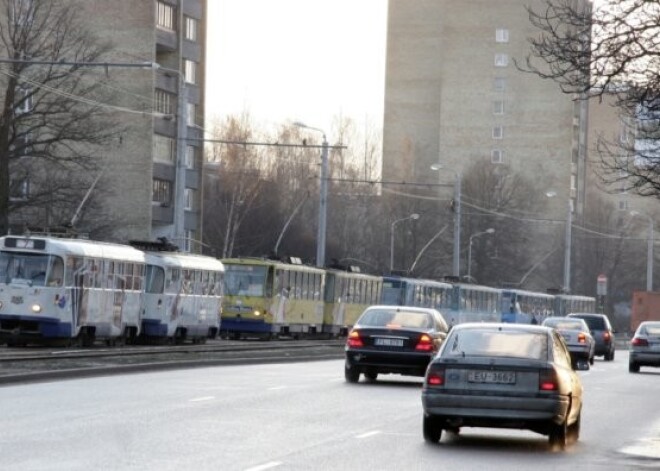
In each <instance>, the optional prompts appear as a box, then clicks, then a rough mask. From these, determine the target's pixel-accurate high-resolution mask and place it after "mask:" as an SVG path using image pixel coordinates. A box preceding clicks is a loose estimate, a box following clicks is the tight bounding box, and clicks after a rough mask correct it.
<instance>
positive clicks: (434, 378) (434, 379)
mask: <svg viewBox="0 0 660 471" xmlns="http://www.w3.org/2000/svg"><path fill="white" fill-rule="evenodd" d="M426 385H427V386H430V387H436V388H437V387H439V386H444V385H445V369H444V368H439V367H437V366H436V367H431V368H429V370H428V371H427V372H426Z"/></svg>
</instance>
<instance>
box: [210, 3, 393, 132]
mask: <svg viewBox="0 0 660 471" xmlns="http://www.w3.org/2000/svg"><path fill="white" fill-rule="evenodd" d="M208 5H209V12H208V13H209V34H208V53H207V67H208V71H207V74H208V75H207V84H206V92H207V103H206V105H207V119H211V118H212V117H213V116H225V115H227V114H240V113H241V112H243V111H249V112H250V114H251V115H252V116H253V118H254V119H255V121H256V122H257V123H259V124H264V125H277V124H279V123H281V122H285V121H302V122H304V123H306V124H308V125H309V126H314V127H318V128H322V129H324V130H325V131H326V133H330V125H331V122H332V120H333V118H334V117H336V116H338V115H340V114H341V115H344V116H350V117H352V118H354V119H355V120H357V121H358V123H363V122H364V121H365V119H369V120H370V121H371V122H373V123H374V124H376V125H377V126H378V127H380V126H382V113H383V91H384V86H385V42H386V22H387V0H333V1H332V2H318V1H314V0H277V1H274V0H209V2H208ZM328 137H329V138H330V136H328Z"/></svg>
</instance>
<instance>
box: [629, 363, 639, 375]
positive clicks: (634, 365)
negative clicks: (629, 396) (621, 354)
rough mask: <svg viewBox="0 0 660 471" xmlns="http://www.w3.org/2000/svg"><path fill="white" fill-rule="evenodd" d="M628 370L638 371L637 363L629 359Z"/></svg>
mask: <svg viewBox="0 0 660 471" xmlns="http://www.w3.org/2000/svg"><path fill="white" fill-rule="evenodd" d="M628 371H629V372H630V373H639V364H638V363H635V362H634V361H631V362H630V363H628Z"/></svg>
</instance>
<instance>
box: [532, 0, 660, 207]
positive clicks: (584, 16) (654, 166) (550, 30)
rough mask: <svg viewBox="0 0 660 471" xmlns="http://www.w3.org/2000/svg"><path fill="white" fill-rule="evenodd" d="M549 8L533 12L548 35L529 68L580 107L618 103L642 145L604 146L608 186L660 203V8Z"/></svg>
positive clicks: (553, 2)
mask: <svg viewBox="0 0 660 471" xmlns="http://www.w3.org/2000/svg"><path fill="white" fill-rule="evenodd" d="M544 5H545V8H543V9H540V8H539V9H531V8H530V9H529V17H530V20H531V22H532V24H534V25H535V26H536V27H537V28H539V30H540V32H541V34H540V36H539V37H536V38H531V39H530V42H531V46H532V53H531V54H530V56H528V58H527V63H526V65H525V66H523V67H521V68H522V69H523V70H526V71H529V72H532V73H535V74H537V75H538V76H540V77H542V78H544V79H550V80H554V81H555V82H557V83H558V84H559V86H560V88H561V90H562V91H563V92H564V93H566V94H570V95H572V96H573V97H575V98H576V99H582V100H587V99H592V100H593V99H594V98H598V99H601V100H602V99H606V100H611V101H612V102H613V105H614V106H616V107H617V108H618V109H619V112H620V116H621V117H622V120H623V121H624V122H626V123H627V125H628V126H629V127H630V129H631V131H632V132H633V133H634V134H636V139H631V140H630V141H627V142H626V141H623V142H621V141H608V140H607V139H605V138H603V137H602V136H601V137H600V138H599V141H598V144H597V150H598V154H599V156H600V167H601V168H600V172H599V173H600V176H601V178H602V180H603V182H604V183H606V184H607V185H611V184H614V183H616V184H617V187H616V189H614V190H612V191H621V190H625V191H629V190H632V191H634V192H636V193H638V194H640V195H642V196H654V197H657V196H660V152H659V151H660V141H659V138H660V73H659V72H660V43H658V41H657V38H658V35H659V34H660V8H659V7H660V1H659V0H603V1H602V2H601V4H600V6H599V8H597V9H595V10H594V11H592V6H591V3H590V2H583V1H578V2H575V1H573V0H545V2H544ZM519 66H520V65H519Z"/></svg>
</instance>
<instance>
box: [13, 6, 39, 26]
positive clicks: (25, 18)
mask: <svg viewBox="0 0 660 471" xmlns="http://www.w3.org/2000/svg"><path fill="white" fill-rule="evenodd" d="M34 12H35V8H34V0H20V1H18V2H17V1H14V2H12V4H11V17H12V22H13V24H14V25H15V26H16V27H17V28H24V27H26V26H30V25H32V24H33V23H34Z"/></svg>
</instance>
